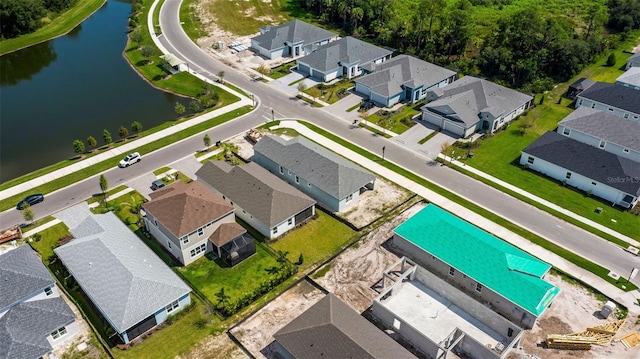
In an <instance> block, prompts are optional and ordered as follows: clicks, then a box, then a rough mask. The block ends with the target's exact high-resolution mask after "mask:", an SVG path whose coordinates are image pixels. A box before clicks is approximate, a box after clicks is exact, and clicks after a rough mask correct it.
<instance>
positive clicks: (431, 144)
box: [393, 121, 458, 159]
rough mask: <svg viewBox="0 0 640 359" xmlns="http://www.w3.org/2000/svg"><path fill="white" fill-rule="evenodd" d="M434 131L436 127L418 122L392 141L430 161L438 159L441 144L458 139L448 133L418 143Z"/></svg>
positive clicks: (438, 134) (441, 133)
mask: <svg viewBox="0 0 640 359" xmlns="http://www.w3.org/2000/svg"><path fill="white" fill-rule="evenodd" d="M436 130H437V127H435V126H432V125H430V124H427V123H423V122H420V121H418V123H417V124H416V125H415V126H413V127H411V128H410V129H409V130H407V131H405V132H404V133H403V134H401V135H399V136H396V137H394V138H393V140H394V141H396V142H398V143H401V144H402V145H403V146H405V147H407V148H410V149H412V150H413V151H416V152H420V153H421V154H423V155H426V156H428V157H429V158H431V159H435V158H436V157H438V154H439V153H440V151H441V148H442V144H443V143H449V144H453V143H454V142H455V141H456V140H457V139H458V137H457V136H456V135H453V134H451V133H449V132H439V133H437V134H436V135H435V136H433V137H432V138H431V139H429V141H427V142H425V143H424V144H420V143H418V142H420V140H422V139H423V138H425V137H427V136H429V135H430V134H431V133H433V132H434V131H436Z"/></svg>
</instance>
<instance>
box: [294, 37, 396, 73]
mask: <svg viewBox="0 0 640 359" xmlns="http://www.w3.org/2000/svg"><path fill="white" fill-rule="evenodd" d="M392 53H393V51H391V50H387V49H383V48H381V47H378V46H375V45H371V44H369V43H366V42H364V41H362V40H358V39H356V38H355V37H351V36H347V37H343V38H342V39H340V40H337V41H333V42H330V43H328V44H325V45H322V46H320V47H319V48H318V50H316V52H313V53H311V54H309V55H307V56H305V57H303V58H301V59H299V60H298V61H300V62H303V63H305V64H308V65H309V66H311V67H312V68H314V69H317V70H320V71H322V72H327V71H330V70H334V69H337V68H338V67H340V64H341V63H356V62H359V66H363V65H365V64H367V63H369V62H371V61H374V60H376V59H379V58H381V57H385V56H389V55H391V54H392Z"/></svg>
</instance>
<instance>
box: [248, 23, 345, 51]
mask: <svg viewBox="0 0 640 359" xmlns="http://www.w3.org/2000/svg"><path fill="white" fill-rule="evenodd" d="M336 36H337V35H336V34H334V33H332V32H331V31H327V30H325V29H322V28H319V27H317V26H314V25H311V24H308V23H306V22H304V21H300V20H293V21H290V22H287V23H285V24H282V25H278V26H264V27H261V28H260V35H258V36H255V37H253V38H252V39H251V48H252V49H254V50H255V51H256V52H258V53H259V54H260V55H262V56H264V57H267V58H269V59H277V58H280V57H284V56H291V57H298V56H304V55H308V54H310V53H312V52H313V51H315V50H316V49H317V48H318V47H319V46H321V45H324V44H328V43H329V42H331V41H333V40H335V38H336Z"/></svg>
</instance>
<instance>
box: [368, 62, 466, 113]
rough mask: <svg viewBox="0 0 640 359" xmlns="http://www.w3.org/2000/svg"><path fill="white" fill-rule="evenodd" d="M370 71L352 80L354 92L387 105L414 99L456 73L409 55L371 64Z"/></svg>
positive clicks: (418, 98) (447, 82)
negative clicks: (353, 81) (354, 85)
mask: <svg viewBox="0 0 640 359" xmlns="http://www.w3.org/2000/svg"><path fill="white" fill-rule="evenodd" d="M368 70H369V72H371V73H370V74H367V75H364V76H362V77H360V78H357V79H356V80H355V84H356V88H355V90H356V92H359V93H361V94H363V95H364V96H367V97H368V98H369V99H370V100H371V101H374V102H376V103H379V104H382V105H383V106H387V107H391V106H393V105H395V104H396V103H398V102H402V101H406V102H409V103H414V102H417V101H419V100H421V99H423V98H425V97H426V96H427V90H429V89H431V88H435V87H444V86H446V85H448V84H450V83H452V82H453V81H455V80H456V76H457V73H456V72H455V71H451V70H448V69H445V68H444V67H440V66H438V65H434V64H432V63H429V62H426V61H423V60H420V59H418V58H416V57H413V56H409V55H400V56H397V57H394V58H392V59H391V60H388V61H385V62H383V63H381V64H375V63H372V64H370V65H369V68H368Z"/></svg>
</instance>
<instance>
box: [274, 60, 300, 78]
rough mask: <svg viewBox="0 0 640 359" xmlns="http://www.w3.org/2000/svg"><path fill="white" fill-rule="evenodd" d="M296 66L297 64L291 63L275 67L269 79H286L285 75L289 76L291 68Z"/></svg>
mask: <svg viewBox="0 0 640 359" xmlns="http://www.w3.org/2000/svg"><path fill="white" fill-rule="evenodd" d="M294 66H296V62H295V61H290V62H287V63H284V64H282V65H280V66H277V67H274V68H272V69H271V72H270V73H269V77H271V78H272V79H274V80H276V79H279V78H281V77H284V76H285V75H288V74H290V73H291V68H292V67H294Z"/></svg>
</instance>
